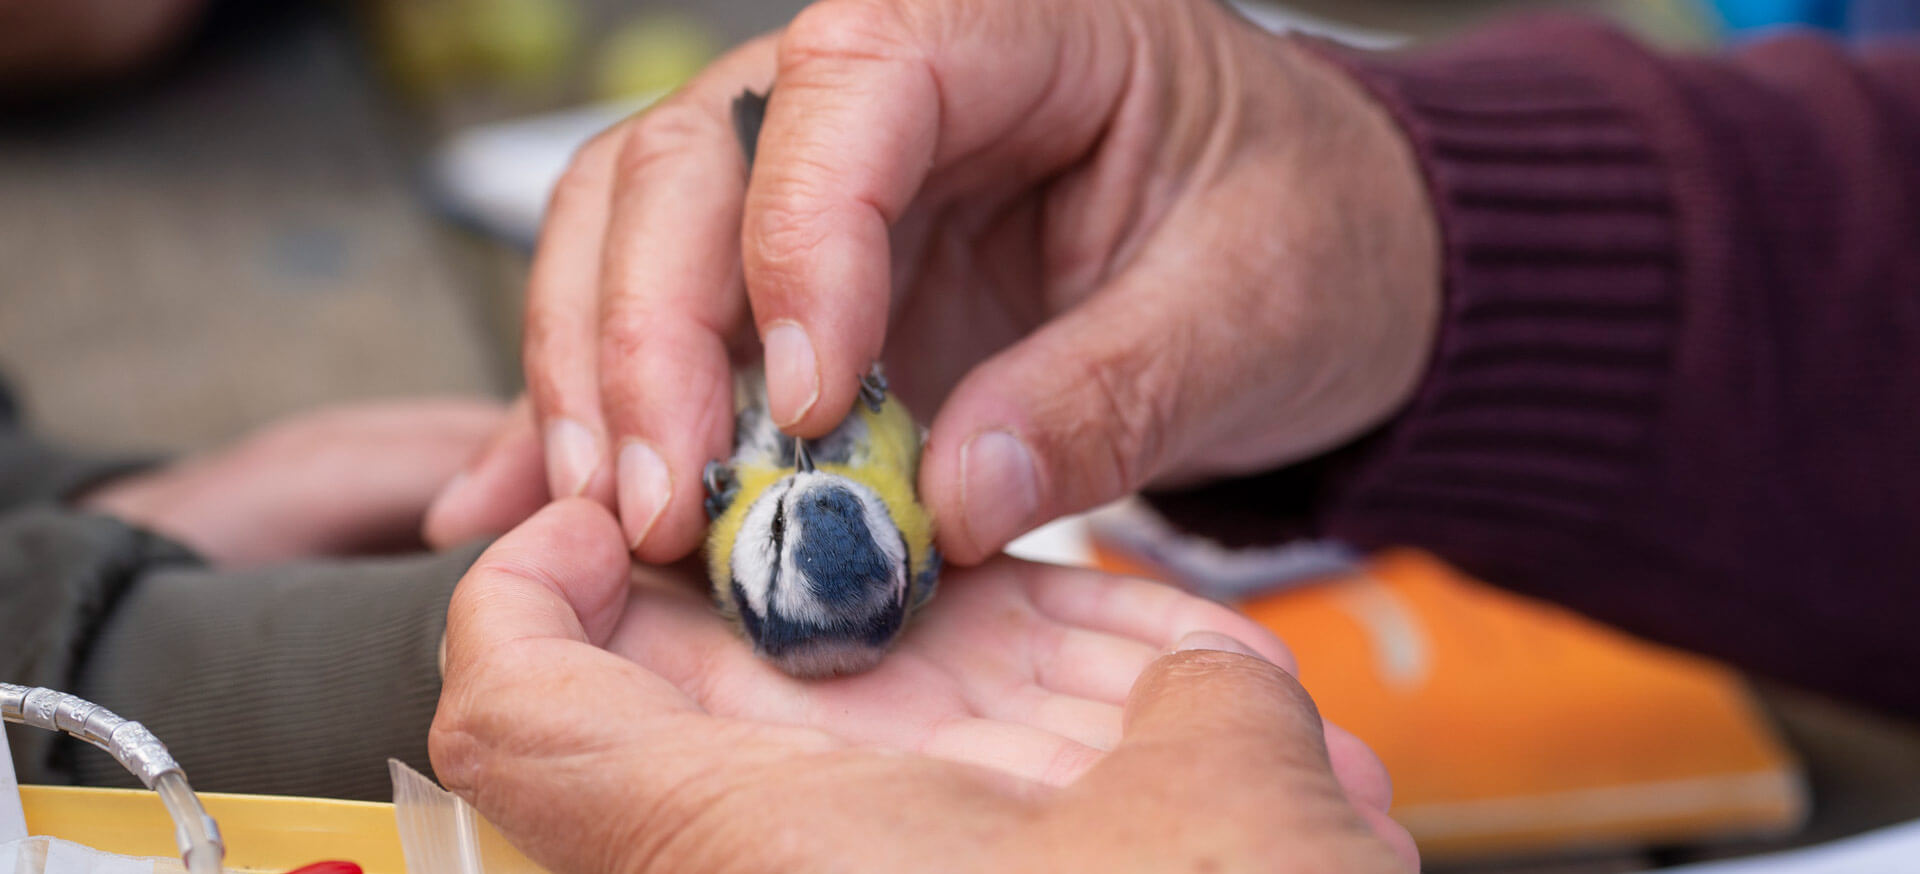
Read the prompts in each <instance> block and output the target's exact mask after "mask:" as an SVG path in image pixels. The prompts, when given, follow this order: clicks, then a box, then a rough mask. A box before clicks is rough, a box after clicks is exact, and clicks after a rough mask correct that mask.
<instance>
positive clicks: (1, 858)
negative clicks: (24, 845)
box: [0, 841, 20, 874]
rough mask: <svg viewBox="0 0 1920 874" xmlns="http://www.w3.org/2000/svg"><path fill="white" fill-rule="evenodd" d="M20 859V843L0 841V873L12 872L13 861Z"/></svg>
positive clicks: (11, 873)
mask: <svg viewBox="0 0 1920 874" xmlns="http://www.w3.org/2000/svg"><path fill="white" fill-rule="evenodd" d="M19 861H20V845H19V844H17V843H13V842H11V841H0V874H13V869H14V865H15V863H17V862H19Z"/></svg>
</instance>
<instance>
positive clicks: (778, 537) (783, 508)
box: [767, 486, 793, 609]
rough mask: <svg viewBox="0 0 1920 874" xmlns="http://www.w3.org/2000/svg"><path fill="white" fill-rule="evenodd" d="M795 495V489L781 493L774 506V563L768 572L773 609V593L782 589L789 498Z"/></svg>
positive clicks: (788, 489)
mask: <svg viewBox="0 0 1920 874" xmlns="http://www.w3.org/2000/svg"><path fill="white" fill-rule="evenodd" d="M791 494H793V487H792V486H788V487H787V490H786V491H784V492H781V493H780V497H779V498H778V499H776V500H775V502H774V505H773V561H772V562H771V563H770V566H769V568H768V571H767V604H768V605H769V607H768V609H772V607H771V605H772V604H773V593H774V592H777V591H779V589H780V556H781V555H782V554H783V553H784V552H785V549H784V544H785V543H786V542H787V496H788V495H791Z"/></svg>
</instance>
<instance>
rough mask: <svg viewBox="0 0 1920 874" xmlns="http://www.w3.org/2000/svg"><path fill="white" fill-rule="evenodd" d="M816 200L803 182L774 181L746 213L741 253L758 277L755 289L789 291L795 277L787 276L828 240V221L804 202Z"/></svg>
mask: <svg viewBox="0 0 1920 874" xmlns="http://www.w3.org/2000/svg"><path fill="white" fill-rule="evenodd" d="M817 200H819V197H818V196H817V195H816V194H815V193H814V192H812V191H810V190H809V186H807V185H806V183H803V182H797V181H788V182H783V183H776V189H775V193H774V194H772V195H771V196H769V197H765V198H762V199H761V202H760V203H758V204H756V207H757V208H756V209H754V210H753V211H752V212H751V213H750V214H749V218H748V223H747V238H746V245H745V246H744V247H743V249H742V254H743V255H744V256H745V259H746V268H747V270H748V271H749V272H751V273H752V274H753V275H754V276H755V278H756V279H757V280H758V283H757V284H758V285H759V288H758V289H757V290H759V291H762V292H765V291H772V292H774V293H776V294H784V293H789V292H792V291H793V290H794V289H795V286H797V284H798V283H797V277H796V278H795V281H788V280H787V277H788V276H789V275H791V274H795V273H797V272H799V271H800V270H801V269H802V268H803V266H804V265H805V264H807V263H809V259H810V258H811V256H812V255H813V253H814V252H816V251H818V250H819V249H820V247H821V246H822V245H824V244H825V243H826V242H827V237H828V234H827V225H828V222H826V221H823V220H822V219H823V216H822V215H821V212H820V210H819V209H817V208H814V207H810V206H806V205H805V204H807V203H810V202H815V201H817ZM768 283H771V284H772V287H768Z"/></svg>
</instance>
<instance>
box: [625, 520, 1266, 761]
mask: <svg viewBox="0 0 1920 874" xmlns="http://www.w3.org/2000/svg"><path fill="white" fill-rule="evenodd" d="M638 582H639V584H638V585H636V586H635V587H634V588H633V590H632V592H631V594H630V596H629V598H628V600H627V603H626V605H625V608H624V612H623V614H622V615H621V616H620V618H619V620H618V624H617V625H616V627H615V629H614V631H613V632H612V635H611V637H610V638H609V640H608V642H607V644H606V645H607V648H608V649H609V650H611V651H613V652H615V653H618V654H620V655H622V656H625V657H626V658H628V659H631V660H632V661H634V662H636V663H638V664H639V665H640V666H642V667H644V668H647V669H648V670H650V671H652V672H654V673H656V674H658V675H660V676H661V677H664V678H665V679H667V680H668V681H669V682H672V683H673V684H674V685H675V686H678V687H679V688H680V689H681V690H682V691H684V692H685V693H686V694H687V695H688V697H690V698H692V699H693V700H694V701H696V702H698V703H699V704H700V706H701V707H702V708H703V709H705V710H706V711H708V712H709V713H712V714H714V715H716V716H728V717H735V718H741V719H749V720H753V721H755V722H770V723H781V724H789V725H804V726H809V727H812V728H817V729H820V730H823V731H826V732H828V733H830V734H833V735H835V736H838V737H840V738H842V739H844V740H848V741H852V742H855V743H862V744H875V745H880V746H885V747H891V748H895V749H902V750H908V751H913V752H921V753H926V754H928V755H932V756H936V757H939V758H944V759H950V760H955V761H961V762H968V763H973V764H980V765H985V766H988V767H993V768H996V769H999V770H1002V771H1008V772H1011V773H1014V774H1016V775H1019V776H1021V777H1025V778H1028V779H1032V780H1037V781H1041V782H1046V783H1054V784H1061V783H1066V782H1069V781H1071V780H1072V779H1073V778H1075V777H1077V776H1079V775H1080V774H1081V773H1082V772H1083V771H1085V770H1086V769H1087V768H1088V767H1091V766H1092V765H1093V764H1094V763H1095V762H1096V761H1098V759H1099V758H1100V755H1101V753H1103V752H1105V751H1106V750H1109V749H1111V748H1112V747H1113V745H1114V744H1115V743H1116V742H1118V740H1119V738H1120V711H1121V706H1122V704H1124V703H1125V701H1126V697H1127V691H1128V689H1130V688H1131V687H1132V685H1133V681H1134V678H1136V677H1138V676H1139V674H1140V671H1141V669H1143V668H1145V667H1146V666H1147V664H1148V663H1149V662H1151V661H1153V659H1154V658H1155V657H1156V656H1159V655H1160V654H1162V653H1164V652H1165V651H1166V650H1167V649H1168V648H1169V647H1171V646H1172V645H1173V644H1174V643H1175V642H1176V641H1178V640H1179V639H1180V638H1181V637H1182V636H1184V635H1186V634H1187V633H1188V632H1192V631H1200V630H1208V631H1217V632H1221V633H1224V634H1229V635H1231V636H1234V637H1237V638H1239V639H1241V640H1245V641H1248V642H1250V643H1251V644H1252V645H1253V646H1255V647H1257V648H1258V649H1259V650H1260V651H1261V652H1262V654H1264V655H1266V656H1267V657H1268V658H1271V659H1273V660H1275V661H1276V662H1278V663H1280V664H1282V665H1287V666H1291V665H1292V664H1293V662H1292V657H1291V655H1290V654H1289V653H1288V652H1287V650H1286V647H1285V646H1284V645H1282V644H1281V643H1280V641H1279V640H1277V639H1276V638H1274V637H1273V635H1272V634H1270V633H1268V632H1267V631H1265V630H1264V629H1262V628H1261V627H1260V626H1259V625H1257V624H1255V623H1253V622H1252V621H1250V620H1248V619H1247V618H1245V617H1243V616H1241V615H1239V614H1237V613H1235V612H1233V611H1231V610H1229V609H1227V608H1225V607H1222V606H1220V605H1218V604H1215V603H1213V602H1210V601H1206V600H1203V599H1201V598H1197V597H1194V596H1192V595H1189V594H1186V593H1184V592H1181V591H1179V590H1177V589H1172V588H1169V587H1167V586H1162V585H1158V584H1155V583H1149V582H1146V581H1143V580H1135V579H1128V578H1125V577H1116V576H1112V575H1109V574H1101V573H1095V572H1092V571H1083V570H1074V569H1069V568H1061V567H1052V566H1048V565H1040V564H1033V563H1031V562H1024V561H1019V560H1016V559H1012V558H1004V557H1003V558H999V559H996V560H993V561H990V562H988V563H986V564H984V565H981V566H979V567H975V568H967V569H963V570H950V571H949V572H948V573H947V574H946V577H945V579H943V581H942V588H941V592H940V594H939V595H938V596H937V597H935V598H934V600H933V602H932V603H931V604H929V605H928V606H927V607H926V609H924V610H922V611H920V613H919V614H917V615H916V616H915V617H914V618H913V620H912V621H911V623H910V624H909V626H908V629H907V631H906V633H905V634H903V635H902V636H901V639H900V641H899V642H898V643H897V644H896V645H895V647H894V650H893V651H892V652H891V653H889V654H888V656H887V657H886V659H884V660H883V661H881V663H880V666H879V667H878V668H875V669H874V670H872V671H869V672H867V673H864V674H859V675H856V676H851V677H841V678H837V679H832V680H824V681H822V680H796V679H794V678H792V677H789V676H787V675H786V674H784V673H782V672H781V671H779V670H778V669H776V668H775V667H774V666H772V665H770V664H768V663H766V662H764V661H762V660H761V659H759V658H758V657H756V656H755V655H754V654H753V651H752V649H751V648H750V647H749V646H748V644H747V643H746V642H745V641H744V640H742V639H741V638H740V637H738V636H737V635H736V634H735V633H734V631H733V629H732V628H730V627H728V625H727V623H726V621H725V620H724V619H722V618H721V617H720V616H719V615H718V614H717V613H716V612H715V611H714V610H713V608H712V607H711V606H710V603H709V602H708V600H707V598H706V597H705V594H704V586H701V587H700V588H698V589H696V588H695V587H694V586H692V585H689V583H690V582H691V581H690V580H689V579H688V578H687V575H686V574H683V573H680V572H676V571H659V570H653V569H646V570H642V571H641V572H639V574H638Z"/></svg>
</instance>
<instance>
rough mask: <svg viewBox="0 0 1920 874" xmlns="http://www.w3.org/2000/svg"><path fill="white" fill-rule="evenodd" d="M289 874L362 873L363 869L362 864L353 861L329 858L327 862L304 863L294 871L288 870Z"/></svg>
mask: <svg viewBox="0 0 1920 874" xmlns="http://www.w3.org/2000/svg"><path fill="white" fill-rule="evenodd" d="M287 874H361V871H360V866H359V865H355V864H354V863H352V862H342V861H340V860H339V859H329V860H327V861H325V862H315V863H313V864H311V865H302V866H300V867H298V868H295V869H293V870H292V871H288V872H287Z"/></svg>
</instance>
